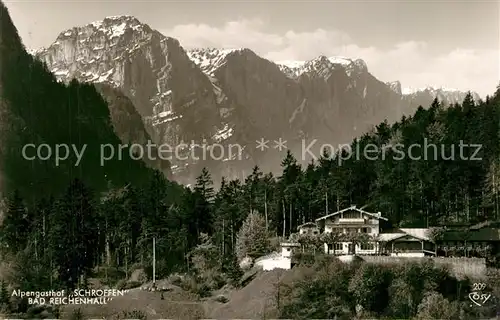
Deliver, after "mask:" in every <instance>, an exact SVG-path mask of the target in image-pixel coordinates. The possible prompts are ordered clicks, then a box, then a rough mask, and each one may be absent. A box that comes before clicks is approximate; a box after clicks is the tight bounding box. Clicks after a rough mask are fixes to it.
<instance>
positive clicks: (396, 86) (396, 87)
mask: <svg viewBox="0 0 500 320" xmlns="http://www.w3.org/2000/svg"><path fill="white" fill-rule="evenodd" d="M386 84H387V86H389V88H391V89H392V90H393V91H394V92H396V93H397V94H399V95H401V94H403V91H402V89H401V82H399V81H390V82H386Z"/></svg>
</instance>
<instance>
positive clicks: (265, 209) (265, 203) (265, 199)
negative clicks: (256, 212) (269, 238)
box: [264, 189, 269, 231]
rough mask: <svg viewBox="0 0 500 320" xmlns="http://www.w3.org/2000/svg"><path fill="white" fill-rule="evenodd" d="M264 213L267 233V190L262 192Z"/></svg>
mask: <svg viewBox="0 0 500 320" xmlns="http://www.w3.org/2000/svg"><path fill="white" fill-rule="evenodd" d="M264 213H265V216H266V231H269V223H268V219H267V189H266V190H264Z"/></svg>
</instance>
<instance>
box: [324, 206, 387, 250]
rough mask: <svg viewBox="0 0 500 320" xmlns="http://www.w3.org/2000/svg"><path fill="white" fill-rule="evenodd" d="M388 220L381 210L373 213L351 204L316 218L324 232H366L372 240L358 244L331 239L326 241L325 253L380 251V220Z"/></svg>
mask: <svg viewBox="0 0 500 320" xmlns="http://www.w3.org/2000/svg"><path fill="white" fill-rule="evenodd" d="M381 221H387V218H384V217H382V214H381V213H380V212H377V213H372V212H368V211H365V210H363V209H360V208H357V207H356V206H351V207H349V208H346V209H343V210H340V211H337V212H334V213H331V214H328V215H325V216H323V217H321V218H318V219H316V223H317V224H318V226H319V229H320V230H322V232H323V233H325V234H327V233H334V234H353V233H364V234H366V236H367V238H368V239H371V241H366V242H364V243H362V244H356V243H354V242H352V241H331V242H333V243H325V244H324V246H325V253H328V254H337V255H343V254H350V253H354V252H355V253H357V254H376V253H377V252H378V251H379V246H378V242H377V241H376V239H377V237H378V235H379V234H380V222H381Z"/></svg>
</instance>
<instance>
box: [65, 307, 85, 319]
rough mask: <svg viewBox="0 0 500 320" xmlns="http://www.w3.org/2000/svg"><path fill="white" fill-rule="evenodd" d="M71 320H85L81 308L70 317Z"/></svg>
mask: <svg viewBox="0 0 500 320" xmlns="http://www.w3.org/2000/svg"><path fill="white" fill-rule="evenodd" d="M69 318H70V320H83V319H84V315H83V311H82V309H80V308H77V309H75V310H73V311H72V312H71V315H70V316H69Z"/></svg>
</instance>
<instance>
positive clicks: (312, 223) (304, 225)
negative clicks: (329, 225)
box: [297, 222, 318, 229]
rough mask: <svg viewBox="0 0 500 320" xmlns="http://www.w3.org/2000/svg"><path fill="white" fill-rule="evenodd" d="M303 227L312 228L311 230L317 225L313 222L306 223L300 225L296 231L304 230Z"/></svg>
mask: <svg viewBox="0 0 500 320" xmlns="http://www.w3.org/2000/svg"><path fill="white" fill-rule="evenodd" d="M304 227H313V228H317V227H318V225H317V224H316V223H314V222H306V223H303V224H301V225H300V226H298V227H297V229H300V228H304Z"/></svg>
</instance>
